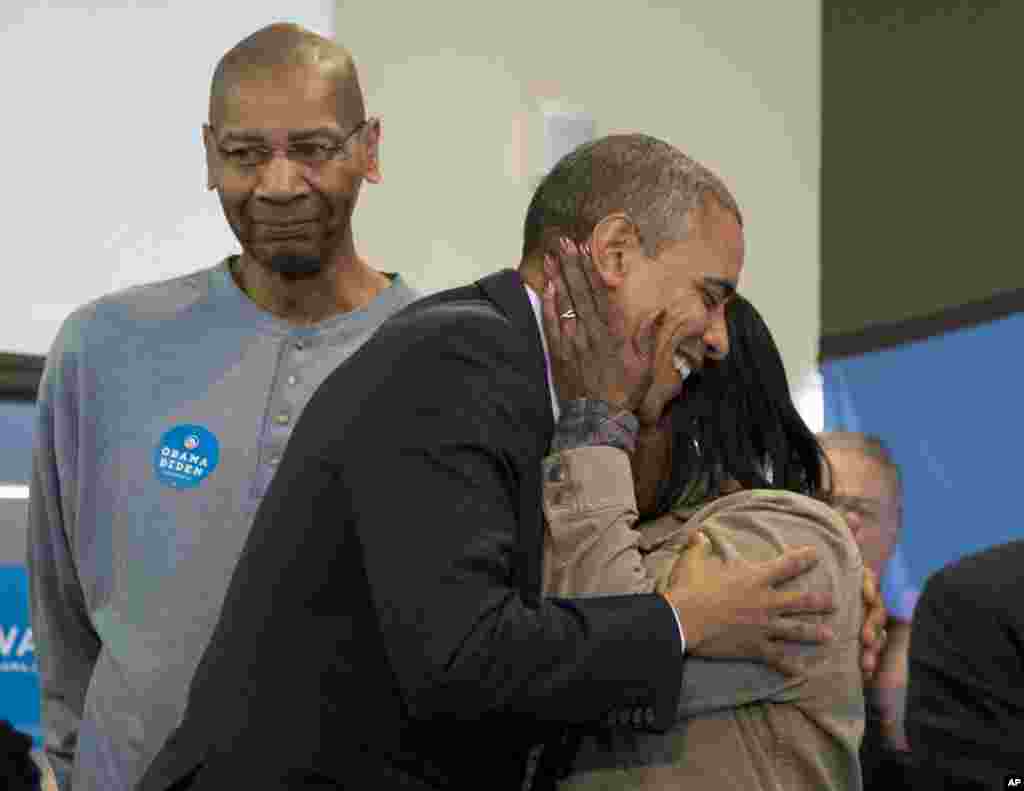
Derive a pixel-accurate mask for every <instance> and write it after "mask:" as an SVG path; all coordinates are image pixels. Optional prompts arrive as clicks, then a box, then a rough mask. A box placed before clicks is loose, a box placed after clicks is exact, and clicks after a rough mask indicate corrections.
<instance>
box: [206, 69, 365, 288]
mask: <svg viewBox="0 0 1024 791" xmlns="http://www.w3.org/2000/svg"><path fill="white" fill-rule="evenodd" d="M346 95H347V94H346V91H345V90H344V86H342V85H341V84H340V83H339V80H338V79H337V78H336V76H335V75H333V74H332V73H331V72H330V71H329V70H326V69H322V68H320V67H319V66H316V65H290V66H277V67H271V68H264V69H258V70H252V71H250V72H249V73H246V74H244V75H240V76H239V77H237V78H236V79H234V80H233V81H232V83H231V85H230V88H229V90H227V91H226V92H225V95H224V97H223V100H222V101H221V102H220V107H219V112H218V113H217V115H216V117H211V124H210V125H208V126H206V127H205V128H204V130H203V140H204V144H205V146H206V154H207V166H208V170H209V184H210V187H211V188H215V189H216V190H217V193H218V195H219V196H220V201H221V205H222V206H223V208H224V214H225V216H226V217H227V220H228V223H229V225H230V226H231V229H232V231H234V233H235V236H236V237H238V240H239V242H240V243H241V245H242V249H243V251H244V253H245V255H246V256H248V257H250V258H252V259H254V260H255V261H257V262H259V263H260V264H263V265H264V266H267V267H269V268H270V269H272V270H274V271H277V272H280V273H282V274H290V275H293V276H302V275H313V274H316V273H318V272H319V271H321V269H323V268H324V267H325V266H327V265H328V264H329V263H330V262H331V261H332V259H334V258H335V257H337V256H338V255H341V254H344V253H345V251H346V249H347V248H350V247H351V244H352V242H351V217H352V211H353V208H354V207H355V203H356V199H357V197H358V194H359V188H360V186H361V184H362V181H363V179H364V178H365V179H367V180H370V181H377V180H379V170H378V162H377V153H376V143H377V135H378V133H379V130H378V129H377V127H376V124H373V123H371V124H363V123H362V121H363V119H362V117H361V115H362V107H361V106H360V107H359V108H356V110H355V111H352V110H351V109H349V108H346V107H345V106H344V105H345V103H346V102H345V97H346ZM356 115H358V116H359V117H355V116H356Z"/></svg>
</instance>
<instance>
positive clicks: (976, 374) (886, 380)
mask: <svg viewBox="0 0 1024 791" xmlns="http://www.w3.org/2000/svg"><path fill="white" fill-rule="evenodd" d="M1022 342H1024V314H1015V315H1012V316H1009V317H1007V318H1004V319H1001V320H998V321H992V322H989V323H986V324H980V325H976V326H973V327H969V328H966V329H961V330H958V331H954V332H947V333H944V334H942V335H936V336H933V337H931V338H928V339H926V340H922V341H918V342H915V343H909V344H906V345H904V346H899V347H895V348H891V349H885V350H882V351H877V352H872V353H869V354H863V355H860V356H856V357H847V358H841V359H836V360H831V361H829V362H826V363H825V364H823V365H822V377H823V380H824V393H825V428H826V430H829V431H840V430H846V431H864V432H867V433H871V434H877V435H878V436H880V437H881V438H882V439H883V440H885V442H886V444H888V446H889V448H890V449H891V450H892V454H893V457H894V458H895V461H896V463H897V464H899V466H900V471H901V474H902V476H903V490H904V511H903V513H904V516H903V537H902V541H901V543H902V562H903V563H904V565H905V567H906V570H907V575H908V579H907V580H906V582H907V583H909V585H910V586H912V587H916V588H920V587H921V586H922V585H923V584H924V581H925V579H927V577H928V576H930V575H931V574H932V573H933V572H935V571H937V570H938V569H940V568H942V566H944V565H946V564H947V563H949V562H951V561H953V560H955V559H957V558H959V557H961V556H962V555H965V554H968V553H970V552H974V551H976V550H979V549H983V548H985V547H989V546H993V545H995V544H1001V543H1004V542H1006V541H1009V540H1011V539H1016V538H1021V537H1024V518H1022V517H1021V513H1020V512H1021V504H1020V502H1019V501H1018V500H1017V494H1018V493H1019V492H1020V488H1021V483H1020V478H1019V473H1018V470H1019V469H1020V466H1021V453H1022V452H1024V451H1022V449H1024V420H1022V419H1021V404H1022V401H1024V368H1022V367H1021V365H1020V362H1019V361H1020V349H1021V345H1022Z"/></svg>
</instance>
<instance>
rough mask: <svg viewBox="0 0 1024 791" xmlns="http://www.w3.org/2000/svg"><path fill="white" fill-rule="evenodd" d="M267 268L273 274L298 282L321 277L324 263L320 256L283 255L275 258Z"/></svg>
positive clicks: (269, 262)
mask: <svg viewBox="0 0 1024 791" xmlns="http://www.w3.org/2000/svg"><path fill="white" fill-rule="evenodd" d="M267 266H268V267H269V268H270V270H271V271H272V272H276V273H277V274H279V275H281V276H283V277H286V278H290V279H295V280H298V279H301V278H306V277H313V276H315V275H319V274H320V272H322V271H323V268H324V263H323V260H322V259H321V258H320V257H319V256H313V255H295V254H293V253H281V254H280V255H275V256H273V257H272V258H271V259H270V260H269V261H268V262H267Z"/></svg>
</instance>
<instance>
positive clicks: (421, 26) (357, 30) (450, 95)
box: [336, 0, 821, 382]
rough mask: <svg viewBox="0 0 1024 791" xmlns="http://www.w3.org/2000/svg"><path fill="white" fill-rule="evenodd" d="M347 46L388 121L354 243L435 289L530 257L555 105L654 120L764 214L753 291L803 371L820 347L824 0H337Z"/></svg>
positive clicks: (758, 219)
mask: <svg viewBox="0 0 1024 791" xmlns="http://www.w3.org/2000/svg"><path fill="white" fill-rule="evenodd" d="M336 29H337V32H338V37H339V40H340V41H342V42H343V43H345V44H346V45H347V46H348V47H349V48H350V49H352V51H353V53H354V54H355V57H356V60H357V63H358V64H359V66H360V69H361V73H362V80H363V84H364V90H365V92H366V93H367V99H368V105H367V107H368V111H369V112H371V113H374V114H379V115H380V116H381V117H382V118H383V122H384V138H383V169H384V182H383V184H381V185H380V186H378V187H373V188H372V189H370V190H368V191H366V192H365V193H364V195H363V199H362V204H361V206H360V207H359V209H357V214H356V223H355V228H356V237H357V241H358V242H359V245H360V248H361V250H362V252H363V253H364V254H366V255H367V256H368V257H369V258H371V259H372V260H373V261H374V262H375V263H376V265H377V266H379V267H382V268H385V269H391V270H396V269H397V270H400V271H402V272H403V273H405V274H406V275H407V276H408V278H409V279H410V280H411V281H412V282H413V284H414V285H416V286H418V287H420V288H422V289H424V290H435V289H439V288H442V287H444V286H448V285H452V284H457V283H461V282H464V281H466V280H469V279H472V278H475V277H477V276H479V275H481V274H484V273H487V272H490V271H493V270H495V269H498V268H501V267H505V266H515V265H516V264H517V262H518V253H519V249H520V233H521V227H522V220H523V216H524V213H525V210H526V205H527V203H528V201H529V198H530V195H531V193H532V189H533V187H534V185H535V184H536V180H537V178H538V176H539V175H540V173H539V171H540V170H541V167H542V162H543V158H544V148H543V132H542V126H541V120H540V119H541V106H542V104H543V103H544V102H545V101H546V100H562V101H564V102H566V103H567V104H569V105H575V106H577V107H580V108H582V109H585V110H586V111H587V112H589V113H591V114H593V115H594V116H595V118H596V121H597V134H598V135H601V134H607V133H610V132H616V131H643V132H647V133H650V134H653V135H655V136H657V137H661V138H663V139H666V140H668V141H669V142H672V143H674V144H675V145H677V146H678V147H680V148H682V149H683V150H684V151H686V152H687V153H690V154H692V155H693V156H695V157H697V158H698V159H700V160H701V161H703V162H704V163H705V164H708V165H710V166H712V167H713V168H715V169H716V170H717V171H718V172H719V173H720V175H722V176H723V177H724V178H725V180H726V181H727V182H728V183H729V185H730V186H731V187H732V189H733V190H734V191H735V192H736V194H737V196H738V199H739V201H740V204H741V206H742V208H743V211H744V214H745V218H746V222H747V226H746V229H747V250H748V257H747V267H746V271H745V274H744V275H743V282H742V284H741V287H742V289H743V290H744V291H745V293H747V294H748V295H749V296H750V297H751V298H752V299H753V300H754V301H755V302H756V304H757V305H758V306H759V308H760V309H761V311H762V313H763V314H764V315H765V317H766V319H767V320H768V322H769V324H770V325H771V326H772V328H773V331H774V333H775V335H776V339H777V341H778V342H779V345H780V347H781V348H782V350H783V355H784V358H785V360H786V365H787V369H788V371H789V373H790V378H791V381H794V382H795V381H796V380H798V379H800V378H801V377H802V376H803V374H804V372H805V371H806V370H807V369H809V368H810V367H811V365H812V363H813V360H814V358H815V356H816V353H817V344H818V326H819V318H818V302H819V298H818V286H819V262H818V193H819V186H818V184H819V182H818V176H819V163H820V153H819V152H820V136H821V135H820V113H821V102H820V52H819V50H820V41H821V32H820V31H821V9H820V2H819V0H787V2H785V3H755V2H751V0H715V2H696V1H694V0H691V2H679V0H676V1H675V2H671V0H664V2H656V0H631V2H628V3H611V2H609V3H601V2H593V1H592V0H560V1H556V0H544V1H543V2H542V1H541V0H517V2H500V3H499V2H468V0H435V2H432V3H413V2H404V1H403V0H376V1H375V2H369V1H368V0H358V1H356V0H351V1H349V0H340V1H339V3H338V14H337V18H336Z"/></svg>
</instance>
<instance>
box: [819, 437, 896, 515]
mask: <svg viewBox="0 0 1024 791" xmlns="http://www.w3.org/2000/svg"><path fill="white" fill-rule="evenodd" d="M818 444H820V445H821V447H822V450H825V451H828V450H830V449H831V450H855V451H858V452H859V453H861V454H862V455H864V456H866V457H867V458H869V459H871V460H872V461H874V462H876V463H877V464H878V466H880V467H881V468H882V469H883V470H885V472H886V473H888V475H889V478H890V480H891V481H892V483H893V487H894V488H895V491H896V495H897V496H898V497H899V498H900V499H901V500H902V499H903V476H902V475H901V474H900V466H899V465H898V464H897V463H896V461H895V460H894V459H893V457H892V452H891V451H890V450H889V446H888V445H886V444H885V441H884V440H883V439H882V438H881V437H879V436H878V435H877V434H865V433H863V432H860V431H825V432H822V433H820V434H818Z"/></svg>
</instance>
